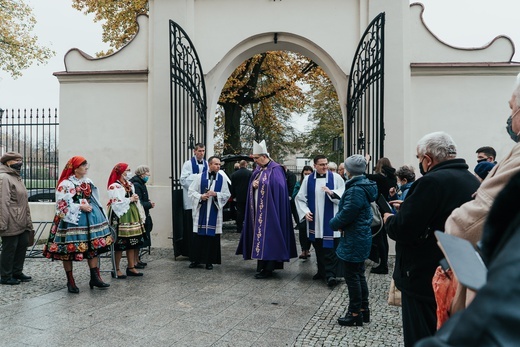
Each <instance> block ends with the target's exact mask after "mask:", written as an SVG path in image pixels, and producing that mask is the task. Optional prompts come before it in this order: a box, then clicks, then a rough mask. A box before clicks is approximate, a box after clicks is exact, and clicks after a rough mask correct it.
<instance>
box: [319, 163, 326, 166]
mask: <svg viewBox="0 0 520 347" xmlns="http://www.w3.org/2000/svg"><path fill="white" fill-rule="evenodd" d="M316 165H318V166H327V165H329V163H321V164H316Z"/></svg>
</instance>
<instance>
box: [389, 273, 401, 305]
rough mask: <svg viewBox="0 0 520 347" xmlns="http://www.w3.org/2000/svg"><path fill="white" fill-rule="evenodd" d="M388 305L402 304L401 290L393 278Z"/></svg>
mask: <svg viewBox="0 0 520 347" xmlns="http://www.w3.org/2000/svg"><path fill="white" fill-rule="evenodd" d="M388 305H391V306H401V291H400V290H399V289H397V287H396V286H395V282H394V280H393V279H392V281H391V282H390V290H389V291H388Z"/></svg>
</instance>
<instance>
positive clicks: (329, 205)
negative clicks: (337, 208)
mask: <svg viewBox="0 0 520 347" xmlns="http://www.w3.org/2000/svg"><path fill="white" fill-rule="evenodd" d="M316 175H317V173H314V174H310V175H309V178H308V179H307V206H309V210H311V213H312V214H313V215H315V214H316ZM327 187H328V188H329V189H330V190H334V175H333V174H332V172H328V180H327ZM323 194H327V193H325V192H323ZM324 214H325V215H324V217H323V226H322V228H323V248H334V231H333V230H332V228H331V227H330V225H329V221H330V220H331V219H332V218H333V217H334V203H333V202H332V201H330V199H329V198H328V197H325V208H324ZM315 230H316V225H315V222H314V219H313V220H312V222H309V240H310V241H312V242H314V240H315V239H316V235H315V234H316V231H315Z"/></svg>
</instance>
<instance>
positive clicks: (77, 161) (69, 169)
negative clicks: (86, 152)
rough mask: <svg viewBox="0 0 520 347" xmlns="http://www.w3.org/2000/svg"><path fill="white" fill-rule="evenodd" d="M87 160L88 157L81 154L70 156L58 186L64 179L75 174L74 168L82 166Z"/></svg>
mask: <svg viewBox="0 0 520 347" xmlns="http://www.w3.org/2000/svg"><path fill="white" fill-rule="evenodd" d="M86 161H87V159H85V158H83V157H81V156H79V155H77V156H75V157H72V158H70V159H69V161H68V162H67V164H66V165H65V168H64V169H63V171H62V172H61V176H60V179H59V180H58V184H57V186H59V185H60V183H61V182H62V181H63V180H66V179H67V178H69V177H70V176H72V175H74V170H76V169H77V168H78V167H80V166H81V164H83V163H85V162H86ZM57 186H56V187H57Z"/></svg>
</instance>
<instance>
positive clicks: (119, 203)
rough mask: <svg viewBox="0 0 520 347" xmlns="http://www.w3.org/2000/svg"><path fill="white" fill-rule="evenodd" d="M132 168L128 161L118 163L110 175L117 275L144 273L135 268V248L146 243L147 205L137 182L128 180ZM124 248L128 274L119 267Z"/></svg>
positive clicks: (140, 274) (109, 192)
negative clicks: (144, 207) (145, 211)
mask: <svg viewBox="0 0 520 347" xmlns="http://www.w3.org/2000/svg"><path fill="white" fill-rule="evenodd" d="M130 172H131V170H130V169H129V168H128V164H126V163H118V164H116V166H114V168H113V169H112V172H111V173H110V177H109V178H108V198H109V202H108V205H109V210H108V216H109V221H110V225H112V227H114V229H115V230H116V233H117V240H116V244H115V251H116V254H115V258H116V270H117V278H120V279H124V278H126V276H142V275H143V274H142V273H140V272H138V271H137V270H136V269H135V259H136V252H139V248H140V247H141V245H142V244H143V241H144V239H143V235H144V233H145V230H144V220H145V218H146V217H145V214H144V209H143V207H142V206H141V203H140V202H139V195H137V194H136V193H135V190H134V185H133V184H132V183H131V182H130V181H128V179H129V178H128V177H127V175H128V174H129V173H130ZM123 251H125V252H126V259H127V262H128V267H127V268H126V275H123V273H122V272H121V270H120V269H119V264H120V262H121V257H122V256H123Z"/></svg>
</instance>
